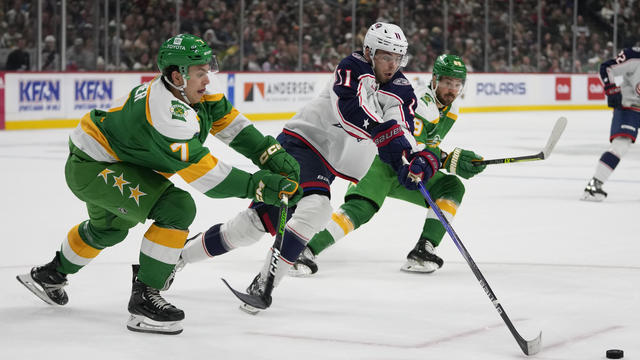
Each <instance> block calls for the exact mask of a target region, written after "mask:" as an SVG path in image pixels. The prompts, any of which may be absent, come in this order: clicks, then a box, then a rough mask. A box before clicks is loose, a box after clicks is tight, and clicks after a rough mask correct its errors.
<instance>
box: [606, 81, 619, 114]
mask: <svg viewBox="0 0 640 360" xmlns="http://www.w3.org/2000/svg"><path fill="white" fill-rule="evenodd" d="M604 93H605V94H606V95H607V106H608V107H610V108H614V109H619V108H620V107H622V93H621V92H620V87H619V86H617V85H616V84H608V85H606V86H605V87H604Z"/></svg>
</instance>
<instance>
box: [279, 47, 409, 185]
mask: <svg viewBox="0 0 640 360" xmlns="http://www.w3.org/2000/svg"><path fill="white" fill-rule="evenodd" d="M416 106H417V99H416V97H415V94H414V92H413V87H412V86H411V84H410V83H409V80H407V78H406V77H405V76H404V74H402V72H400V71H397V72H396V73H395V75H394V76H393V78H392V79H391V80H390V81H389V82H387V83H385V84H382V85H381V84H380V83H378V82H377V81H376V78H375V74H374V72H373V68H372V67H371V64H370V63H368V62H367V61H366V60H365V58H364V56H363V54H362V52H355V53H353V54H351V55H350V56H347V57H346V58H344V59H343V60H342V61H341V62H340V64H338V66H337V67H336V70H335V71H334V74H333V78H332V79H330V80H329V81H328V83H327V86H326V87H325V88H324V89H323V90H322V92H321V93H320V95H319V96H318V97H317V98H315V99H314V100H312V101H311V102H309V103H308V104H306V105H305V106H304V107H303V108H302V109H301V110H300V111H299V112H298V113H297V114H296V115H295V116H294V117H293V118H292V119H291V120H290V121H288V122H287V123H286V124H285V127H284V132H285V133H286V134H288V135H291V136H294V137H296V138H298V139H300V140H301V141H302V142H304V143H305V144H307V146H309V147H310V148H311V149H312V150H313V151H314V152H315V153H316V154H318V155H319V156H320V157H321V158H322V159H323V162H324V163H325V164H326V166H327V168H328V169H329V170H330V171H331V172H332V173H333V174H335V175H336V176H339V177H342V178H345V179H348V180H351V181H357V180H359V179H360V178H362V177H363V176H364V175H365V174H366V172H367V170H368V169H369V166H370V165H371V163H372V162H373V159H374V157H375V155H376V154H377V148H376V146H375V144H373V141H371V130H372V128H373V127H374V126H375V124H376V123H381V122H385V121H389V120H392V119H393V120H396V121H397V122H398V124H400V125H401V126H402V127H403V129H404V132H405V137H406V138H407V140H408V141H409V143H410V144H412V146H413V147H414V149H413V151H418V150H420V149H421V148H420V147H419V146H418V145H417V143H416V141H415V139H414V138H413V136H412V132H413V127H414V120H413V118H414V112H415V109H416Z"/></svg>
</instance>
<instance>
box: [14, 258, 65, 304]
mask: <svg viewBox="0 0 640 360" xmlns="http://www.w3.org/2000/svg"><path fill="white" fill-rule="evenodd" d="M58 266H60V252H59V251H56V256H55V257H54V258H53V260H51V262H50V263H48V264H45V265H42V266H37V267H34V268H32V269H31V271H30V272H29V273H28V274H22V275H18V276H16V279H18V281H20V283H22V285H24V286H25V287H26V288H27V289H29V290H30V291H31V292H32V293H34V294H35V295H36V296H37V297H39V298H40V299H42V300H43V301H44V302H46V303H47V304H49V305H64V304H66V303H67V302H69V297H68V296H67V292H66V291H64V287H65V286H66V285H67V275H66V274H63V273H61V272H58V271H57V270H56V269H57V268H58Z"/></svg>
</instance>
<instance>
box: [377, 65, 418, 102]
mask: <svg viewBox="0 0 640 360" xmlns="http://www.w3.org/2000/svg"><path fill="white" fill-rule="evenodd" d="M381 89H383V90H385V91H390V92H392V93H394V94H396V95H398V96H400V97H401V98H402V99H405V100H406V99H409V98H412V97H414V96H415V94H414V91H413V86H412V85H411V82H410V81H409V79H407V78H406V77H405V76H404V74H403V73H401V72H400V71H398V72H397V73H396V74H395V75H394V76H393V77H392V78H391V80H390V81H389V82H388V83H386V84H384V85H383V86H382V87H381Z"/></svg>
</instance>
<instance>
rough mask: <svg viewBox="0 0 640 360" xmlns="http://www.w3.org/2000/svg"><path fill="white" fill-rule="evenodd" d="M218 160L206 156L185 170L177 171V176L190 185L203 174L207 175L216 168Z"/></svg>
mask: <svg viewBox="0 0 640 360" xmlns="http://www.w3.org/2000/svg"><path fill="white" fill-rule="evenodd" d="M217 164H218V159H216V158H215V157H214V156H213V155H211V154H207V155H205V156H203V157H202V159H200V161H198V162H197V163H195V164H191V165H189V166H187V167H186V168H184V169H182V170H179V171H178V175H180V177H181V178H183V179H184V181H186V182H188V183H191V182H193V181H195V180H197V179H199V178H200V177H201V176H203V175H204V174H206V173H208V172H209V171H210V170H211V169H213V168H214V167H216V165H217Z"/></svg>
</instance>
